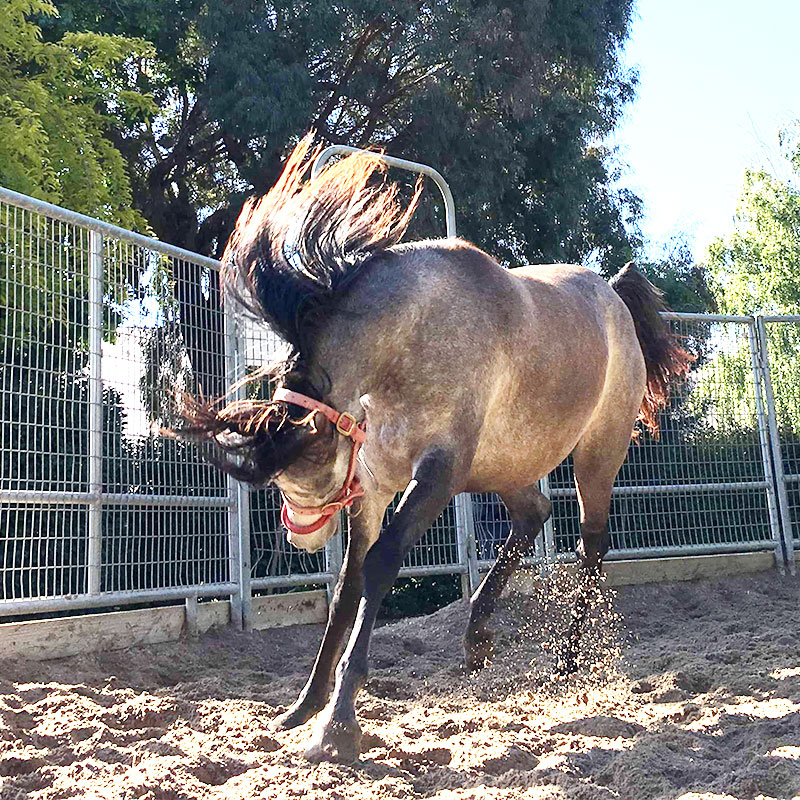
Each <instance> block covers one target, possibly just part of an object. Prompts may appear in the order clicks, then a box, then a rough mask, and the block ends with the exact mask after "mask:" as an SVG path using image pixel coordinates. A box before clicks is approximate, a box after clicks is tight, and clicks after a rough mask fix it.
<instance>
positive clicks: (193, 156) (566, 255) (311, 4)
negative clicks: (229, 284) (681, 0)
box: [42, 0, 640, 269]
mask: <svg viewBox="0 0 800 800" xmlns="http://www.w3.org/2000/svg"><path fill="white" fill-rule="evenodd" d="M56 2H57V6H58V8H59V11H60V13H61V17H60V19H57V20H52V19H47V20H44V21H43V22H42V25H43V27H44V28H45V30H46V34H47V37H48V39H52V40H58V39H59V37H61V36H63V34H64V32H65V31H86V30H90V31H95V32H99V33H106V34H116V35H120V34H122V35H125V36H126V37H136V38H141V39H145V40H147V41H150V42H152V43H153V45H154V48H155V53H156V56H155V58H154V59H151V60H149V61H148V63H147V65H146V67H140V66H134V68H132V69H129V70H128V71H127V72H126V73H125V74H122V73H118V78H119V79H120V80H121V81H127V83H126V85H125V87H124V88H125V90H126V91H134V92H137V93H138V94H139V95H147V96H152V97H153V98H154V100H155V102H156V103H157V105H158V108H159V114H158V115H157V116H156V117H155V118H153V119H150V118H148V117H147V116H146V115H144V116H140V118H139V119H136V118H133V117H132V118H131V119H129V120H128V121H127V123H125V122H124V121H123V120H121V119H120V120H118V122H119V124H118V127H117V128H116V130H115V132H114V134H113V141H114V143H115V144H116V145H117V146H118V148H119V149H120V150H121V152H123V153H124V155H125V158H126V160H127V163H128V168H129V174H130V175H131V176H132V179H133V182H134V196H135V205H136V207H137V208H138V209H139V210H141V212H142V213H143V214H144V215H145V217H146V218H147V219H148V221H149V222H150V224H151V225H152V226H153V229H154V230H155V231H156V232H157V234H158V235H159V236H160V237H161V238H163V239H165V240H167V241H172V242H174V243H177V244H180V245H182V246H184V247H188V248H190V249H194V250H197V251H199V252H203V253H209V254H219V253H220V251H221V248H222V246H223V245H224V242H225V240H226V238H227V235H228V233H229V232H230V230H231V227H232V223H233V220H234V217H235V215H236V213H237V212H238V210H239V207H240V205H241V201H242V198H243V197H244V195H245V194H247V193H250V192H252V191H255V192H263V191H265V189H266V188H268V187H269V186H270V185H271V184H272V183H273V182H274V181H275V179H276V177H277V176H278V174H279V172H280V169H281V165H282V159H283V157H284V155H285V153H286V151H287V148H288V147H290V146H291V145H292V143H293V142H294V141H296V137H297V136H298V135H299V134H301V133H303V132H304V131H305V130H307V129H309V128H314V129H316V130H317V131H318V133H319V136H320V137H321V139H323V140H324V141H327V142H333V143H346V144H351V145H355V146H379V147H383V148H385V149H386V150H387V151H388V152H390V153H393V154H395V155H399V156H403V157H406V158H412V159H415V160H422V161H425V162H427V163H431V164H433V165H435V166H437V167H438V168H439V169H441V170H442V171H443V172H444V174H445V175H446V176H447V178H448V180H449V181H451V183H452V186H453V190H454V193H455V196H456V198H457V201H458V205H459V225H460V230H461V232H462V234H463V235H464V236H466V237H467V238H470V239H472V240H473V241H475V242H477V243H478V244H480V245H482V246H484V247H485V248H487V249H488V250H489V251H490V252H492V253H494V254H495V255H497V256H499V257H500V258H501V259H503V260H504V261H506V262H508V263H520V262H540V261H581V260H584V259H589V258H591V259H593V260H594V262H595V263H599V264H603V265H604V264H608V265H612V264H615V265H617V266H619V265H621V264H622V263H624V261H626V260H627V259H628V258H629V257H630V255H631V252H632V248H633V247H634V246H635V245H636V244H637V242H638V239H637V237H636V234H635V230H636V220H637V219H638V216H639V214H640V202H639V200H638V198H636V197H635V196H634V195H632V194H631V193H629V192H626V191H624V190H619V189H616V188H614V186H615V181H616V178H617V177H618V173H617V167H616V166H615V162H614V156H613V153H610V152H608V151H607V150H605V149H604V148H602V147H600V146H598V144H597V143H598V142H600V141H602V140H603V138H604V136H605V135H606V134H607V133H608V132H609V131H610V130H611V129H612V128H613V127H614V125H615V124H616V122H617V120H618V119H619V117H620V114H621V112H622V109H623V108H624V106H625V104H626V103H627V102H628V101H629V100H630V99H631V98H632V96H633V92H634V88H635V85H636V76H635V74H633V73H627V72H625V71H624V70H623V69H622V68H621V67H620V64H619V52H620V48H621V46H622V45H623V43H624V41H625V39H626V38H627V35H628V26H629V22H630V14H631V5H632V3H631V0H607V2H603V3H596V2H592V1H591V0H563V1H560V2H557V3H552V2H546V1H545V0H509V1H508V2H505V3H503V4H502V6H495V5H494V4H492V3H489V4H486V3H484V2H478V0H434V2H430V3H421V2H416V1H415V2H408V0H382V1H381V2H377V0H347V2H344V3H336V4H331V3H329V2H328V1H327V0H308V2H304V3H302V4H301V3H298V2H297V1H296V0H278V2H272V3H248V2H242V1H241V0H236V1H235V2H230V1H229V0H117V1H116V2H115V3H113V4H108V3H106V2H105V0H56ZM118 116H119V115H118ZM435 202H436V201H435V198H433V199H431V200H429V201H428V207H427V209H423V212H422V214H421V215H420V219H419V221H418V224H417V228H416V230H415V233H416V235H429V234H430V233H432V232H433V231H434V230H437V231H441V221H440V220H439V221H438V222H437V223H436V227H434V222H433V216H434V210H435V209H434V208H432V205H434V204H435ZM628 231H634V233H633V234H631V233H629V232H628ZM610 268H611V267H610V266H609V269H610Z"/></svg>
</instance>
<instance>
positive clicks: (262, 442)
mask: <svg viewBox="0 0 800 800" xmlns="http://www.w3.org/2000/svg"><path fill="white" fill-rule="evenodd" d="M312 145H313V134H311V133H309V134H308V135H306V136H305V137H304V138H303V139H302V140H301V141H300V143H299V144H298V145H297V146H296V147H295V148H294V150H293V151H292V154H291V155H290V156H289V159H288V161H287V162H286V167H285V168H284V170H283V173H282V174H281V177H280V178H279V180H278V182H277V183H276V184H275V186H273V187H272V189H270V191H269V192H268V193H267V194H266V195H264V197H262V198H261V199H260V200H255V199H250V200H248V201H247V202H246V203H245V206H244V208H243V209H242V213H241V214H240V215H239V219H238V220H237V222H236V228H235V230H234V232H233V234H232V236H231V238H230V240H229V241H228V245H227V247H226V248H225V253H224V255H223V258H222V260H223V270H222V282H223V288H224V290H225V291H226V292H227V293H228V294H229V295H232V296H233V297H234V298H235V299H236V300H238V301H239V303H241V305H242V306H243V307H244V308H245V309H246V310H247V311H248V312H249V313H250V314H251V315H253V316H254V317H256V318H257V319H259V320H262V321H265V322H266V323H267V324H268V325H269V326H270V327H271V328H272V329H273V330H274V331H275V332H276V333H278V334H279V335H280V336H281V337H282V338H283V339H284V340H285V341H286V342H287V343H288V344H289V346H290V352H289V354H288V357H287V358H286V359H285V360H284V361H282V362H280V363H278V364H274V365H271V366H266V367H263V368H261V369H259V370H257V371H256V372H255V373H252V374H251V375H249V376H247V377H245V378H243V379H242V380H241V381H239V382H238V383H237V384H236V385H234V386H233V387H231V389H230V390H229V392H228V395H230V394H231V393H233V392H235V391H236V390H237V389H238V388H240V387H241V386H243V385H245V384H248V383H252V382H254V381H263V380H266V379H268V378H276V377H277V378H282V379H283V382H284V383H285V384H288V385H289V386H290V388H293V389H295V390H297V391H303V392H305V393H307V394H312V395H317V396H319V399H323V398H322V396H323V395H324V393H325V391H326V389H325V387H323V386H320V385H314V382H313V378H312V376H311V370H310V369H309V366H310V365H309V364H308V363H307V362H308V359H309V357H310V352H309V351H310V342H311V340H312V339H313V336H314V334H315V332H316V331H317V330H318V329H319V326H320V325H321V324H322V322H324V320H325V319H326V317H327V315H330V314H331V313H333V312H334V311H335V308H336V305H337V300H338V299H339V298H340V297H341V295H342V294H343V293H344V292H345V291H346V290H347V288H348V287H349V286H350V285H351V284H352V283H353V281H354V280H355V279H356V278H357V277H358V276H359V274H360V273H361V271H362V270H363V269H364V266H365V265H366V263H367V261H368V260H369V259H370V257H372V256H374V255H376V254H377V253H379V252H381V251H382V250H385V249H386V248H387V247H391V246H392V245H394V244H397V243H398V242H399V241H400V239H401V238H402V236H403V234H404V233H405V231H406V228H407V227H408V223H409V222H410V220H411V215H412V214H413V213H414V209H415V208H416V204H417V201H418V199H419V194H420V190H421V184H420V183H417V188H416V191H415V192H414V195H413V197H412V198H411V201H410V203H409V204H408V206H407V207H406V209H405V210H403V209H402V207H401V205H400V202H399V200H398V189H397V186H396V185H393V184H388V185H387V183H386V180H385V177H384V173H385V167H384V165H383V163H382V162H381V161H380V160H379V159H378V158H377V157H375V156H373V155H371V154H367V153H364V154H362V153H359V154H356V155H351V156H348V157H346V158H343V159H342V160H341V161H339V162H337V163H335V164H333V165H331V166H328V167H326V168H325V169H324V170H322V171H321V172H320V174H319V175H317V176H316V177H315V178H310V179H307V178H308V173H309V172H310V170H311V167H312V165H313V163H314V159H315V158H316V157H317V155H318V154H319V152H320V149H321V148H320V146H316V147H314V146H312ZM316 373H318V374H317V375H316V377H317V378H319V373H321V375H322V376H324V377H326V374H325V372H324V368H322V367H318V368H317V370H316ZM224 400H225V398H218V399H210V400H209V399H206V398H202V397H201V398H199V399H198V398H194V397H192V396H191V395H189V394H187V393H179V394H178V396H176V401H177V405H178V409H179V411H180V414H181V416H182V417H183V421H184V425H183V427H182V428H181V429H180V430H179V431H171V430H164V431H162V432H163V433H164V434H165V435H167V436H181V437H182V438H186V439H195V440H201V441H202V440H210V441H212V442H214V443H216V444H217V445H218V446H219V447H220V448H221V450H222V451H223V453H228V454H232V455H233V456H234V458H228V457H227V456H224V457H223V458H221V459H220V458H217V457H215V456H210V455H208V456H207V457H208V458H209V460H212V461H213V463H215V464H216V465H217V466H219V467H220V468H221V469H224V470H225V471H227V472H229V473H231V474H232V475H234V476H235V477H236V478H239V479H240V480H246V481H250V482H252V483H262V482H264V481H266V480H269V479H270V478H272V477H274V476H275V475H276V474H277V473H278V472H280V471H282V470H283V469H285V468H286V466H287V465H289V464H291V463H292V462H293V461H295V460H296V459H297V458H298V457H300V456H301V455H302V456H304V457H306V458H308V459H311V460H313V459H314V458H315V455H314V452H315V451H320V452H323V451H324V445H325V442H324V441H320V437H313V436H309V428H313V424H309V423H310V422H311V417H310V416H308V415H307V413H306V412H305V410H303V409H300V411H301V413H300V415H299V416H297V412H298V409H296V408H294V407H293V406H287V405H286V404H285V403H276V402H272V401H271V400H263V399H255V398H244V399H236V400H233V401H231V402H228V403H227V404H226V405H224V406H222V403H223V401H224Z"/></svg>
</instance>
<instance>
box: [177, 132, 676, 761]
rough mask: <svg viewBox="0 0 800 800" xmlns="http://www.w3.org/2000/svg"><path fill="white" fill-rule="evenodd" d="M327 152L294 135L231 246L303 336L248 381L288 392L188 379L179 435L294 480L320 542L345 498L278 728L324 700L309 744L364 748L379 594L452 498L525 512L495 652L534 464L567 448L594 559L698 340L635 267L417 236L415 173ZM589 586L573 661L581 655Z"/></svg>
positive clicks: (494, 577) (594, 567) (270, 477)
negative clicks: (507, 264) (681, 336)
mask: <svg viewBox="0 0 800 800" xmlns="http://www.w3.org/2000/svg"><path fill="white" fill-rule="evenodd" d="M318 152H319V147H318V146H317V147H315V146H314V144H313V136H312V135H311V134H309V135H307V136H306V137H305V138H303V139H302V140H301V141H300V142H299V144H297V146H296V147H295V148H294V150H293V152H292V153H291V155H290V157H289V158H288V161H287V163H286V166H285V169H284V171H283V173H282V175H281V177H280V179H279V180H278V182H277V183H276V184H275V186H274V187H273V188H272V189H271V190H270V191H269V192H268V193H267V194H266V195H265V196H264V197H262V198H261V199H260V200H255V199H251V200H249V201H248V202H247V203H246V204H245V206H244V208H243V210H242V212H241V215H240V217H239V219H238V221H237V223H236V227H235V230H234V232H233V234H232V235H231V238H230V240H229V242H228V244H227V247H226V250H225V253H224V256H223V269H222V272H221V280H222V283H223V285H224V290H225V291H226V292H227V293H228V295H229V296H231V297H232V298H234V299H235V300H236V302H238V303H239V304H240V306H241V308H242V309H243V310H244V311H246V312H247V313H249V314H250V315H252V316H254V317H255V318H256V319H257V320H259V321H261V323H262V324H263V323H266V324H267V325H269V327H271V328H272V330H274V331H275V332H277V333H278V334H279V335H280V336H281V338H282V339H283V340H285V342H286V343H287V345H288V351H287V355H286V358H285V359H283V360H281V361H280V362H279V363H277V364H273V365H269V366H267V367H264V368H263V369H261V370H258V371H257V372H256V373H255V374H254V375H252V376H250V377H248V378H247V379H246V380H247V381H253V380H256V381H261V382H268V383H271V384H272V386H274V387H275V391H274V393H273V394H272V396H271V398H270V399H257V398H253V397H251V398H244V399H242V398H239V399H236V400H232V401H230V402H227V403H226V404H225V405H224V406H222V403H223V402H225V401H224V398H222V399H218V400H215V401H209V400H205V399H203V398H194V397H189V396H184V397H183V398H182V400H181V410H182V414H183V417H184V428H183V429H182V430H181V431H179V432H178V435H181V436H184V437H186V438H188V439H202V440H210V441H211V442H213V443H215V444H216V445H217V446H218V448H219V449H218V451H217V452H218V456H216V463H218V464H219V466H220V467H221V468H222V469H224V470H226V471H227V472H228V473H230V474H232V475H233V476H235V477H236V478H238V479H240V480H243V481H247V482H249V483H250V484H252V485H254V486H264V485H265V484H267V483H270V482H271V483H273V484H275V485H277V487H278V489H279V490H280V492H281V494H282V497H283V506H282V511H281V518H282V520H283V524H284V526H285V527H286V528H287V531H288V533H287V538H288V540H289V541H290V542H291V543H292V544H293V545H296V546H297V547H299V548H302V549H303V550H306V551H309V552H314V551H316V550H319V549H320V548H321V547H323V546H324V545H325V543H326V542H327V541H328V540H329V539H330V538H331V537H332V536H334V534H336V533H337V530H338V519H339V516H340V515H339V511H341V510H342V509H348V511H349V512H350V513H349V540H348V544H347V548H346V553H345V558H344V562H343V566H342V570H341V573H340V575H339V578H338V583H337V585H336V588H335V591H334V593H333V598H332V601H331V604H330V611H329V617H328V622H327V626H326V628H325V633H324V635H323V638H322V642H321V645H320V648H319V651H318V653H317V657H316V660H315V662H314V666H313V669H312V671H311V675H310V677H309V678H308V681H307V683H306V684H305V686H304V688H303V689H302V691H301V692H300V695H299V696H298V698H297V699H296V701H295V702H294V703H293V704H292V705H291V706H290V707H289V708H288V709H287V710H286V711H285V712H284V713H283V714H281V715H280V716H279V717H277V718H276V719H275V720H273V722H272V726H271V727H272V728H273V729H289V728H293V727H296V726H299V725H302V724H304V723H305V722H307V721H308V720H310V719H311V718H312V717H314V716H315V715H318V717H317V721H316V725H315V728H314V730H313V733H312V737H311V742H310V745H309V747H308V749H307V750H306V753H305V755H306V757H307V758H308V759H309V760H311V761H320V760H339V761H348V762H349V761H353V760H355V759H357V758H358V756H359V754H360V740H361V730H360V727H359V724H358V721H357V719H356V715H355V710H354V702H355V699H356V695H357V693H358V692H359V690H360V689H361V687H362V686H363V684H364V682H365V680H366V678H367V670H368V657H367V656H368V649H369V642H370V635H371V632H372V629H373V626H374V623H375V620H376V616H377V614H378V609H379V606H380V604H381V601H382V599H383V597H384V596H385V595H386V593H387V592H388V591H389V589H390V588H391V586H392V584H393V582H394V581H395V579H396V577H397V574H398V570H399V569H400V566H401V564H402V562H403V559H404V557H405V556H406V554H407V553H408V551H409V549H410V548H411V547H412V546H413V545H414V543H415V542H417V541H418V540H419V539H420V537H421V536H422V535H423V534H424V533H425V531H426V530H427V529H428V528H429V527H430V525H431V524H432V523H433V522H434V521H435V520H436V518H437V517H438V516H439V514H440V513H441V512H442V510H443V509H444V508H445V506H446V505H447V503H448V502H449V501H450V499H451V498H452V497H453V496H454V495H455V494H457V493H459V492H489V491H493V492H497V493H498V494H499V495H500V497H501V498H502V500H503V502H504V504H505V506H506V508H507V509H508V513H509V516H510V519H511V531H510V533H509V535H508V539H507V541H506V543H505V545H504V547H503V548H502V551H501V552H500V554H499V556H498V558H497V560H496V562H495V563H494V565H493V566H492V567H491V569H490V570H489V572H488V574H487V575H486V576H485V578H484V579H483V581H482V582H481V584H480V586H479V587H478V589H477V590H476V591H475V593H474V594H473V596H472V598H471V600H470V611H469V621H468V625H467V629H466V633H465V637H464V647H465V654H466V663H467V666H468V667H469V668H471V669H479V668H481V667H482V666H484V665H485V664H486V663H487V662H488V661H489V660H490V659H491V658H492V655H493V643H492V633H491V630H490V627H489V624H488V622H489V618H490V615H491V613H492V611H493V609H494V606H495V602H496V600H497V598H498V597H499V595H500V593H501V592H502V590H503V588H504V586H505V585H506V583H507V581H508V578H509V576H510V575H511V573H512V572H513V570H514V569H515V568H516V567H517V566H518V565H519V564H520V562H521V560H522V559H523V557H524V556H525V554H526V553H527V552H528V550H529V549H530V548H531V547H532V546H533V544H534V541H535V539H536V537H537V535H538V533H539V531H540V530H541V528H542V526H543V524H544V522H545V521H546V520H547V518H548V516H549V515H550V502H549V500H548V499H547V498H546V497H545V496H544V495H543V494H542V493H541V492H540V491H539V488H538V481H539V479H540V478H542V477H543V476H545V475H547V474H548V473H549V472H550V471H551V470H552V469H554V468H555V467H556V466H557V465H558V464H560V463H561V462H562V461H563V460H564V459H565V458H566V457H567V456H568V455H570V454H572V458H573V463H574V474H575V483H576V486H577V492H578V499H579V502H580V524H581V544H580V545H579V553H580V558H581V561H582V563H583V568H584V573H585V575H586V576H587V580H590V579H592V580H593V579H595V578H596V576H597V575H598V574H599V572H600V569H601V565H602V561H603V557H604V555H605V554H606V552H607V550H608V548H609V536H608V532H607V519H608V513H609V505H610V498H611V488H612V485H613V483H614V479H615V477H616V475H617V472H618V470H619V468H620V466H621V465H622V463H623V461H624V459H625V457H626V453H627V451H628V447H629V444H630V442H631V437H632V434H633V432H634V429H635V427H636V422H637V420H639V421H640V422H641V423H642V424H643V426H644V427H646V428H648V429H649V430H650V431H651V432H653V433H654V434H657V432H658V419H657V415H658V412H659V410H661V409H662V408H663V407H664V405H665V403H666V402H667V398H668V392H669V388H670V385H671V382H672V381H673V379H675V378H678V377H679V376H681V375H683V374H684V373H685V372H686V370H687V369H688V365H689V362H690V360H691V356H690V354H688V353H687V352H686V351H684V350H683V349H682V348H681V347H680V346H679V343H678V342H677V341H676V339H675V338H674V337H673V336H672V335H671V333H670V331H669V329H668V327H667V326H666V324H665V323H664V322H663V321H662V319H661V317H660V315H659V312H660V311H661V310H662V309H663V303H662V299H661V295H660V293H659V292H658V290H657V289H655V287H654V286H653V285H652V284H650V283H649V282H648V281H647V280H646V279H645V277H644V276H643V275H642V274H641V273H640V272H638V271H637V270H636V269H635V267H634V266H633V265H626V266H625V267H624V268H623V269H622V270H621V271H620V272H619V273H618V274H617V275H616V276H615V277H614V278H613V279H612V280H611V282H610V283H607V282H606V281H605V280H603V279H602V278H601V277H599V276H598V275H597V274H596V273H594V272H592V271H591V270H589V269H585V268H583V267H580V266H575V265H546V266H536V267H531V266H527V267H522V268H518V269H505V268H503V267H501V266H500V265H499V264H498V263H497V262H496V261H494V260H493V259H492V258H491V257H490V256H489V255H487V254H486V253H484V252H483V251H481V250H480V249H478V248H477V247H475V246H474V245H472V244H470V243H468V242H466V241H464V240H461V239H443V240H426V241H418V242H413V243H401V241H400V240H401V238H402V237H403V234H404V233H405V231H406V228H407V226H408V224H409V221H410V219H411V215H412V214H413V212H414V208H415V206H416V204H417V201H418V198H419V191H420V185H419V184H418V185H417V188H416V190H415V192H414V194H413V196H412V197H411V198H410V200H409V201H407V202H405V203H404V202H402V201H401V199H400V195H399V190H398V188H397V186H396V185H394V184H392V183H390V182H389V181H388V180H387V178H386V175H385V167H384V166H383V165H382V163H381V161H380V159H379V158H377V157H376V156H375V155H373V154H365V153H358V154H353V155H349V156H348V157H346V158H344V159H341V160H340V161H338V162H337V163H335V164H330V165H328V166H326V167H325V168H324V169H323V170H322V171H321V173H320V174H318V175H317V176H315V177H311V176H310V165H311V164H312V163H313V160H314V158H315V156H316V155H317V153H318ZM404 206H405V207H404ZM399 492H402V493H403V494H402V499H401V500H400V502H399V504H398V505H397V507H396V510H395V512H394V514H393V516H392V517H391V520H390V521H389V522H388V524H387V525H386V526H385V527H384V528H383V529H381V528H382V520H383V517H384V512H385V510H386V508H387V506H388V505H389V503H390V502H391V501H392V499H393V498H394V497H395V496H396V494H397V493H399ZM579 597H580V596H579ZM585 605H586V604H585V602H583V603H582V602H581V601H580V600H579V602H578V603H577V604H576V609H575V610H574V613H573V617H572V621H571V623H570V630H569V631H568V633H567V635H566V642H567V645H566V646H565V648H564V649H563V652H562V653H561V663H560V668H561V669H562V671H564V672H570V671H572V670H574V669H575V654H576V652H577V651H576V648H577V643H578V637H579V635H580V627H581V624H582V621H583V617H584V615H585V612H586V608H585ZM320 712H321V713H320Z"/></svg>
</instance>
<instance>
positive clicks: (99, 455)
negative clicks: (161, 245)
mask: <svg viewBox="0 0 800 800" xmlns="http://www.w3.org/2000/svg"><path fill="white" fill-rule="evenodd" d="M103 277H104V276H103V234H101V233H99V232H98V231H94V230H90V231H89V430H88V437H89V442H88V445H89V447H88V456H89V494H90V496H91V500H90V501H89V513H88V543H87V552H86V567H87V571H86V577H87V580H86V590H87V592H88V593H89V594H99V593H100V588H101V575H102V557H103V539H102V537H103V499H102V495H103V374H102V369H103V364H102V354H103V291H104V290H103Z"/></svg>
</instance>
